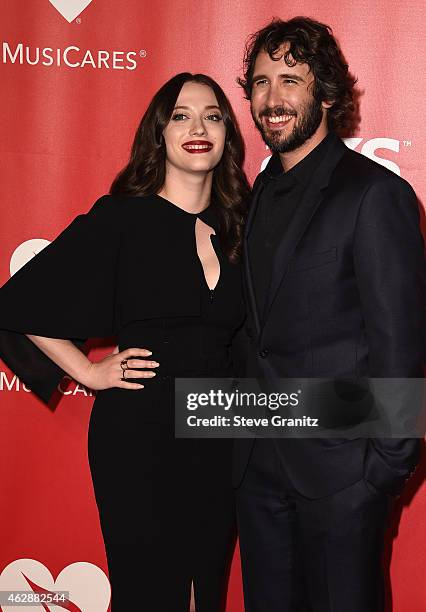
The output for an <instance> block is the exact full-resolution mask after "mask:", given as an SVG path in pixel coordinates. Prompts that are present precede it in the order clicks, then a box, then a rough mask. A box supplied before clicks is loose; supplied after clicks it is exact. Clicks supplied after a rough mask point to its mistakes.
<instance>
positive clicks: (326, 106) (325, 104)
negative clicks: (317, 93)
mask: <svg viewBox="0 0 426 612" xmlns="http://www.w3.org/2000/svg"><path fill="white" fill-rule="evenodd" d="M333 104H334V100H331V101H330V100H323V101H322V102H321V106H322V107H323V108H324V109H325V110H327V109H329V108H331V107H332V106H333Z"/></svg>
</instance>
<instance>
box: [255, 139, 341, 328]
mask: <svg viewBox="0 0 426 612" xmlns="http://www.w3.org/2000/svg"><path fill="white" fill-rule="evenodd" d="M345 151H346V147H345V145H344V144H343V143H342V141H341V140H340V139H339V138H337V137H336V142H335V144H334V146H333V147H330V149H329V150H328V152H327V155H326V156H325V157H324V159H323V160H322V161H321V163H320V165H319V166H318V168H317V170H316V172H315V175H314V176H313V177H312V180H311V182H310V183H309V185H308V186H307V188H306V189H305V191H304V194H303V196H302V200H301V202H300V204H299V206H298V208H297V210H296V212H295V213H294V215H293V218H292V220H291V222H290V225H289V227H288V230H287V231H286V233H285V235H284V236H283V239H282V240H281V243H280V244H279V246H278V249H277V251H276V254H275V258H274V265H273V270H272V275H271V284H270V287H269V294H268V301H267V305H266V308H265V316H264V321H266V319H267V317H268V314H269V311H270V309H271V306H272V304H273V302H274V299H275V297H276V295H277V293H278V290H279V288H280V286H281V284H282V282H283V281H284V278H285V276H286V273H287V270H288V266H289V263H290V260H291V258H292V256H293V254H294V251H295V249H296V247H297V245H298V243H299V241H300V239H301V238H302V236H303V234H304V233H305V231H306V230H307V228H308V225H309V223H310V221H311V219H312V217H313V215H314V214H315V212H316V210H317V209H318V207H319V206H320V204H321V203H322V201H323V199H324V190H325V189H326V187H327V186H328V183H329V181H330V177H331V175H332V173H333V170H334V168H335V167H336V165H337V163H338V162H339V161H340V159H341V158H342V156H343V154H344V153H345Z"/></svg>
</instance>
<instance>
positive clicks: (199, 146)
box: [182, 140, 213, 153]
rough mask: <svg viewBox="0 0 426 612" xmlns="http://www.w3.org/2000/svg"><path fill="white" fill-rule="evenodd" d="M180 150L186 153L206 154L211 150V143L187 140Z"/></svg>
mask: <svg viewBox="0 0 426 612" xmlns="http://www.w3.org/2000/svg"><path fill="white" fill-rule="evenodd" d="M182 148H183V149H185V151H187V152H188V153H208V152H209V151H211V150H212V149H213V143H212V142H210V141H209V140H188V142H184V143H183V145H182Z"/></svg>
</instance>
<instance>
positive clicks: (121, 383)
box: [84, 348, 160, 391]
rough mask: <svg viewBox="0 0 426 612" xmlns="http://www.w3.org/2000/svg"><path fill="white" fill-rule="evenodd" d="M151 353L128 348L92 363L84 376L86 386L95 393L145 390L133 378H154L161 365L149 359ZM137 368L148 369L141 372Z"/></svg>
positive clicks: (145, 350) (140, 349)
mask: <svg viewBox="0 0 426 612" xmlns="http://www.w3.org/2000/svg"><path fill="white" fill-rule="evenodd" d="M150 355H151V352H150V351H148V350H147V349H142V348H128V349H125V350H124V351H121V352H117V353H115V352H114V353H112V354H111V355H108V356H107V357H105V358H104V359H101V361H97V362H95V363H90V364H89V367H88V368H87V372H86V375H85V376H84V378H85V381H84V385H85V386H86V387H89V388H90V389H94V390H95V391H101V390H103V389H111V388H112V387H120V388H121V389H135V390H136V389H143V387H144V385H142V384H140V383H136V382H132V378H152V377H153V376H155V372H152V371H151V370H150V369H149V368H157V367H158V366H159V365H160V364H159V363H158V362H157V361H152V360H150V359H149V356H150ZM136 368H146V370H143V369H142V370H140V369H136Z"/></svg>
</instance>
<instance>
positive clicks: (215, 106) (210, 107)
mask: <svg viewBox="0 0 426 612" xmlns="http://www.w3.org/2000/svg"><path fill="white" fill-rule="evenodd" d="M178 108H182V109H184V110H191V108H190V107H189V106H181V105H179V106H175V107H174V109H173V110H176V109H178ZM212 108H216V109H217V110H220V108H219V107H218V106H217V105H216V104H210V105H209V106H206V107H205V110H210V109H212Z"/></svg>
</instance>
